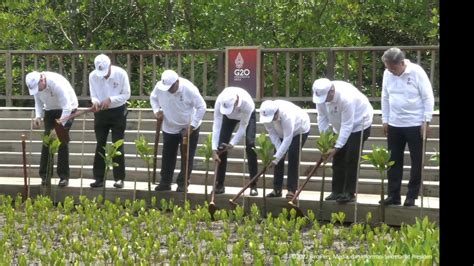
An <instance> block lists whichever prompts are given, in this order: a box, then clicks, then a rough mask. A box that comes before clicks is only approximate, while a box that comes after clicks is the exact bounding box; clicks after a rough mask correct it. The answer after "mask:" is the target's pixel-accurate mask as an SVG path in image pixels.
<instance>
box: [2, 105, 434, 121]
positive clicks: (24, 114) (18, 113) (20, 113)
mask: <svg viewBox="0 0 474 266" xmlns="http://www.w3.org/2000/svg"><path fill="white" fill-rule="evenodd" d="M79 109H80V110H82V109H85V108H83V107H81V108H79ZM33 110H34V108H32V107H0V118H30V117H31V116H32V111H33ZM305 110H306V111H307V112H308V114H309V118H310V120H311V122H316V121H317V112H316V109H314V108H312V109H305ZM140 111H141V114H139V113H140ZM259 111H260V110H259V109H257V116H258V113H259ZM128 112H129V113H128V118H130V119H136V118H138V116H139V115H140V117H141V118H143V119H151V120H153V119H155V117H154V115H153V112H152V110H151V109H150V108H142V109H139V108H129V109H128ZM381 114H382V113H381V110H374V119H373V123H374V124H382V119H381ZM33 116H34V114H33ZM84 116H85V117H90V118H92V117H93V114H91V113H89V114H86V115H83V116H81V117H84ZM204 120H211V121H212V120H214V109H211V108H208V109H207V110H206V113H205V114H204ZM257 120H258V118H257ZM431 124H432V125H439V112H438V111H435V112H434V113H433V118H432V120H431Z"/></svg>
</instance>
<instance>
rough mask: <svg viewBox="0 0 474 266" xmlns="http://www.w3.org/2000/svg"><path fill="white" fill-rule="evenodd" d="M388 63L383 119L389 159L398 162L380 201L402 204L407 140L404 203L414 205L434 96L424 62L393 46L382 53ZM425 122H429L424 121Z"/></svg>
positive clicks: (393, 167)
mask: <svg viewBox="0 0 474 266" xmlns="http://www.w3.org/2000/svg"><path fill="white" fill-rule="evenodd" d="M382 61H383V63H384V65H385V68H386V69H385V72H384V73H383V81H382V122H383V130H384V134H385V136H387V142H388V149H389V150H390V152H391V158H390V160H392V161H395V164H394V165H393V166H392V168H390V170H389V171H388V197H387V198H386V199H385V200H384V201H383V202H380V203H381V204H385V205H392V204H393V205H400V203H401V198H400V187H401V183H402V177H403V154H404V151H405V146H406V144H407V143H408V149H409V150H410V159H411V170H410V181H409V182H408V192H407V196H406V199H405V202H404V204H403V205H404V206H414V205H415V199H417V198H418V193H419V190H420V183H421V171H422V169H421V167H422V165H421V161H422V157H423V156H424V154H422V152H423V151H422V149H423V127H424V126H426V127H427V128H426V130H427V132H428V125H429V122H430V121H431V118H432V116H433V108H434V96H433V88H432V87H431V83H430V80H429V79H428V75H426V72H425V71H424V70H423V68H421V66H419V65H417V64H414V63H412V62H410V60H408V59H405V54H404V53H403V52H402V51H401V50H400V49H398V48H390V49H388V50H387V51H385V53H384V54H383V56H382ZM425 122H426V123H425Z"/></svg>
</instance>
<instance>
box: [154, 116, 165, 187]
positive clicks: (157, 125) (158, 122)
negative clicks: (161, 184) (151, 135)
mask: <svg viewBox="0 0 474 266" xmlns="http://www.w3.org/2000/svg"><path fill="white" fill-rule="evenodd" d="M162 123H163V116H162V117H161V118H159V119H158V118H157V119H156V132H155V146H154V150H153V179H152V183H153V184H156V157H157V155H158V143H159V142H160V131H161V124H162Z"/></svg>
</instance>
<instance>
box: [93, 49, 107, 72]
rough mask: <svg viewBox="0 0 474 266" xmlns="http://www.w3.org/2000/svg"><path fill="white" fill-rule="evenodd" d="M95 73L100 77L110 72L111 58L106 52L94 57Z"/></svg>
mask: <svg viewBox="0 0 474 266" xmlns="http://www.w3.org/2000/svg"><path fill="white" fill-rule="evenodd" d="M94 65H95V73H96V75H97V76H99V77H105V76H106V75H107V73H109V67H110V58H109V57H108V56H106V55H105V54H100V55H98V56H96V57H95V59H94Z"/></svg>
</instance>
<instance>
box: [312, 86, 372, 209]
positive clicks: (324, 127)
mask: <svg viewBox="0 0 474 266" xmlns="http://www.w3.org/2000/svg"><path fill="white" fill-rule="evenodd" d="M313 102H314V103H316V108H317V110H318V128H319V132H326V131H328V130H332V131H333V132H334V133H336V134H339V136H338V138H337V140H336V144H335V145H334V149H332V150H330V155H329V156H334V157H333V161H332V169H333V177H332V193H331V194H330V195H329V196H328V197H326V200H336V201H337V202H339V203H346V202H352V201H355V187H356V183H357V164H358V162H359V156H360V145H361V143H360V139H361V135H360V134H361V133H362V132H363V133H362V134H363V136H362V141H363V142H365V141H366V140H367V139H368V138H369V136H370V128H371V126H372V119H373V115H374V109H373V108H372V105H371V104H370V102H369V99H367V97H366V96H365V95H364V94H362V93H361V92H360V91H359V90H358V89H357V88H356V87H354V86H353V85H352V84H350V83H348V82H345V81H337V80H334V81H330V80H329V79H327V78H321V79H317V80H315V81H314V83H313ZM362 127H363V128H362ZM362 145H363V143H362Z"/></svg>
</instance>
